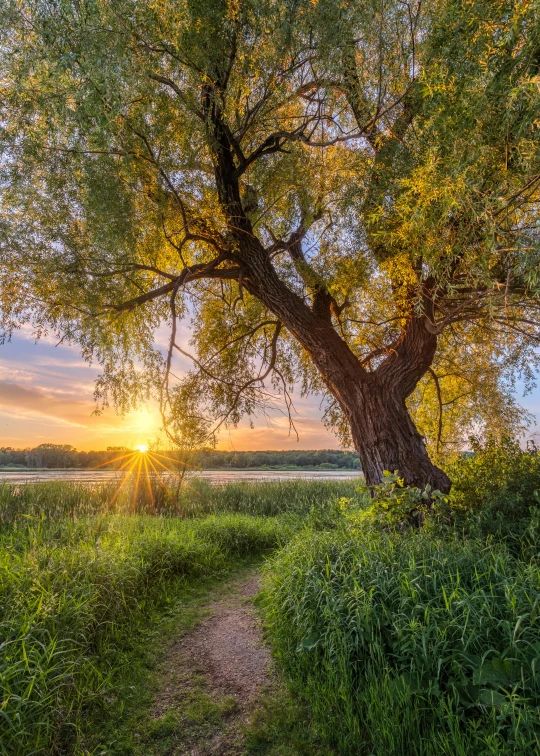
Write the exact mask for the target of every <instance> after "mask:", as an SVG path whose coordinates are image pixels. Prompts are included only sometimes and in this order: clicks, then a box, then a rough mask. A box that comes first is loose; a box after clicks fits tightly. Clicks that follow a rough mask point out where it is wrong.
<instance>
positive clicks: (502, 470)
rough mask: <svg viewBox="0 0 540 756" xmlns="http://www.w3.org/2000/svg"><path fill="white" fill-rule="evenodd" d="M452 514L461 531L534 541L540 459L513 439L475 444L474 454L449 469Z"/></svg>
mask: <svg viewBox="0 0 540 756" xmlns="http://www.w3.org/2000/svg"><path fill="white" fill-rule="evenodd" d="M449 475H450V477H451V479H452V490H451V492H450V497H449V505H450V511H451V514H452V516H453V518H454V520H455V523H456V525H457V527H458V528H459V529H461V530H465V531H466V532H469V533H472V534H475V535H478V536H486V535H495V536H499V537H501V536H502V537H507V538H509V539H511V540H513V541H514V542H515V544H516V545H518V544H519V541H521V540H525V541H526V543H531V542H533V543H534V542H535V541H536V534H537V532H538V526H539V525H540V519H539V517H540V454H539V453H538V450H537V448H536V447H535V446H534V445H530V446H529V448H528V449H527V450H523V449H521V448H520V446H519V444H517V443H516V442H514V441H511V440H510V439H503V440H502V441H501V442H495V441H493V440H492V441H488V442H487V443H486V444H485V445H484V446H481V445H480V444H477V443H476V444H475V449H474V454H473V455H470V456H468V457H466V458H463V459H460V460H458V461H457V462H455V463H454V464H453V465H452V466H451V467H450V469H449Z"/></svg>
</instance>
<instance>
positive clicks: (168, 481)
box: [92, 444, 199, 511]
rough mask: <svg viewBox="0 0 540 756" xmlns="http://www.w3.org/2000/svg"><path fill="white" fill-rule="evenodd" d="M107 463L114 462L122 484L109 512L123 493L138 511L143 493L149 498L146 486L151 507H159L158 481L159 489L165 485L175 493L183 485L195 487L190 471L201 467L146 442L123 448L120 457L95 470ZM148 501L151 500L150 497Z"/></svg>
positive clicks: (186, 488)
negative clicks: (190, 480) (157, 449)
mask: <svg viewBox="0 0 540 756" xmlns="http://www.w3.org/2000/svg"><path fill="white" fill-rule="evenodd" d="M105 465H114V466H115V468H114V469H115V471H116V473H117V474H118V487H117V488H116V490H115V492H114V494H113V496H112V497H111V500H110V501H109V504H108V507H107V511H110V510H111V509H112V508H113V506H114V505H115V503H117V502H118V499H119V497H120V496H123V497H124V496H125V497H126V499H127V502H128V506H129V508H130V509H131V510H132V511H136V510H137V509H138V505H139V499H140V497H141V494H142V496H143V498H146V495H145V494H146V492H145V493H142V492H143V491H144V490H145V489H147V490H148V496H149V498H150V502H151V506H152V508H153V509H155V508H156V503H155V495H156V491H155V489H154V487H153V483H154V482H156V483H158V484H159V486H158V491H159V487H162V488H163V489H164V490H166V491H168V492H169V493H170V494H172V495H174V493H175V492H176V493H178V491H179V489H180V487H183V488H184V490H194V489H192V486H191V485H190V483H189V477H188V475H186V474H187V473H188V474H189V473H193V472H196V471H197V470H198V469H199V468H198V467H197V466H196V465H193V464H190V463H188V462H187V461H186V460H183V459H181V458H180V455H179V454H178V455H176V454H174V453H171V454H166V453H163V452H158V451H154V450H151V449H150V448H149V446H147V445H146V444H138V445H137V446H136V447H135V449H133V450H122V451H121V452H119V454H118V456H117V457H113V458H112V459H109V460H108V461H107V462H103V463H101V464H99V465H96V466H95V467H94V468H92V469H97V468H99V467H104V466H105ZM146 501H147V502H148V499H146Z"/></svg>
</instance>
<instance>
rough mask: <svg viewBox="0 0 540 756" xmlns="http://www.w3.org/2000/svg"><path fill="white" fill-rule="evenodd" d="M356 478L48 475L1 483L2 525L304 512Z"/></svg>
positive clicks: (341, 492) (345, 491) (342, 492)
mask: <svg viewBox="0 0 540 756" xmlns="http://www.w3.org/2000/svg"><path fill="white" fill-rule="evenodd" d="M356 485H357V483H355V481H353V480H351V481H298V480H297V481H294V480H292V481H281V482H247V481H241V482H238V483H227V484H226V485H211V484H210V483H208V481H205V480H202V479H193V480H189V481H186V482H184V483H183V484H182V485H179V484H176V483H175V482H174V479H169V481H168V483H167V484H165V483H164V482H163V480H161V479H160V478H158V477H152V478H148V479H144V480H142V481H140V482H139V483H138V484H137V481H136V479H135V478H133V477H128V478H127V479H126V480H125V482H124V483H123V485H121V481H118V482H116V481H114V482H107V483H97V484H93V485H92V484H90V485H89V484H86V483H67V482H63V481H50V482H41V483H39V482H38V483H25V484H23V485H19V484H14V483H0V527H1V525H2V523H4V524H8V525H9V524H11V523H13V521H14V520H15V519H17V518H19V517H21V516H22V517H27V518H28V517H38V518H42V519H49V520H56V521H59V520H61V519H63V518H65V517H68V518H74V517H83V516H87V515H94V514H99V515H103V514H114V513H123V514H150V515H156V514H157V515H167V514H168V515H174V516H179V517H201V516H202V515H204V514H217V513H219V512H238V513H241V514H253V515H261V516H273V515H277V514H283V513H285V512H291V513H294V514H306V513H308V512H309V511H310V509H312V508H313V507H314V506H315V507H316V506H317V505H319V504H324V503H325V502H327V501H328V500H329V499H330V498H334V497H342V496H354V492H355V487H356Z"/></svg>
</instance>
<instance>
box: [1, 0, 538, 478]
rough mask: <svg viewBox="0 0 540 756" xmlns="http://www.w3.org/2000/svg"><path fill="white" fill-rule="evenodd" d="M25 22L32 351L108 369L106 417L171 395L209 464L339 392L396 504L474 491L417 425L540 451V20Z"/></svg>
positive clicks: (479, 9) (338, 408) (11, 170)
mask: <svg viewBox="0 0 540 756" xmlns="http://www.w3.org/2000/svg"><path fill="white" fill-rule="evenodd" d="M0 13H1V16H0V20H1V25H2V27H3V28H4V29H5V30H6V32H7V33H6V35H5V38H4V40H3V42H2V44H1V47H0V56H1V64H0V65H1V70H2V85H1V87H2V90H1V92H2V93H1V105H0V107H1V115H0V131H1V140H2V145H3V147H2V158H1V163H0V169H1V187H2V204H1V208H2V210H1V213H2V214H1V217H0V255H1V271H0V276H1V279H0V286H1V292H0V310H1V311H2V313H3V322H4V327H5V330H6V332H9V331H10V329H12V328H14V327H17V326H18V325H20V324H21V323H22V322H25V321H29V322H32V323H33V324H34V327H35V329H36V331H37V333H38V335H39V334H40V333H42V332H43V331H45V330H48V329H52V330H54V331H57V332H59V333H61V334H62V335H63V337H64V338H66V339H68V340H70V341H73V342H76V343H78V344H79V345H80V346H81V349H82V351H83V354H84V355H85V356H86V357H87V358H88V359H96V360H97V361H98V362H99V363H100V364H101V365H102V366H103V374H102V377H101V378H100V380H99V382H98V386H97V397H98V400H99V401H100V402H101V403H102V404H106V403H107V402H108V401H113V402H114V403H115V404H116V405H117V406H119V407H120V408H122V409H126V408H128V407H129V406H130V405H131V404H132V403H134V402H137V401H139V400H140V399H141V398H144V397H146V396H148V395H149V394H157V395H158V396H159V398H160V402H161V408H162V412H163V416H164V419H165V422H166V425H167V428H168V430H169V432H170V433H171V435H172V436H173V437H175V438H177V439H182V438H185V437H190V438H191V439H192V440H193V439H194V441H195V442H196V443H203V442H205V441H206V440H207V438H208V436H209V434H210V435H211V434H212V433H213V432H215V430H216V429H217V428H219V427H221V426H223V425H227V424H229V423H236V422H237V421H238V420H239V418H240V417H241V416H242V415H243V414H246V413H247V414H253V413H254V412H257V411H264V410H265V408H267V407H268V406H269V404H270V405H271V404H272V403H274V402H275V397H276V395H281V397H282V400H283V402H284V406H285V409H286V411H287V412H288V413H289V415H290V417H291V419H292V418H293V414H294V413H293V405H292V397H291V394H292V389H293V386H295V385H298V386H300V387H301V389H302V390H303V391H306V392H308V391H313V390H316V391H321V392H323V393H325V395H326V396H327V397H328V402H327V414H326V418H327V421H328V422H329V423H330V424H331V425H333V426H334V427H335V428H337V429H338V432H340V433H341V434H342V436H343V438H344V439H349V440H352V442H353V443H354V444H355V446H356V448H357V449H358V451H359V454H360V459H361V462H362V467H363V469H364V470H366V475H367V477H368V481H375V480H376V479H377V477H378V476H380V472H381V470H382V469H383V468H384V467H390V466H392V468H393V467H394V466H395V467H396V468H397V467H399V468H400V469H402V468H406V467H407V465H408V462H407V461H406V460H407V459H408V458H416V459H417V462H415V463H414V464H413V465H412V467H411V469H410V471H407V473H406V475H405V477H406V479H407V480H408V481H409V482H432V483H433V484H437V485H438V484H441V487H442V488H444V486H445V485H446V482H445V479H444V477H441V475H439V474H438V473H434V474H433V476H432V474H431V473H430V468H429V465H428V462H427V461H426V460H424V459H423V456H422V455H423V452H422V448H421V447H422V442H421V440H420V435H419V434H418V432H417V431H416V429H415V427H414V424H413V423H412V421H411V420H410V417H409V415H408V414H407V413H406V411H405V409H404V408H405V401H407V404H408V409H409V411H410V412H411V413H412V416H413V417H414V419H415V421H416V423H417V425H418V428H419V430H420V432H421V434H422V435H425V436H427V437H428V439H429V444H430V450H431V452H432V453H435V454H440V453H442V452H443V451H444V450H445V449H448V448H452V445H454V448H455V446H456V445H459V443H461V442H462V436H463V430H464V429H465V428H467V429H470V428H474V429H476V430H478V429H480V430H482V429H488V430H493V429H495V430H499V431H500V430H504V431H505V432H508V431H515V430H516V429H517V428H518V426H519V425H520V423H521V422H522V421H523V413H522V411H520V409H519V407H518V406H517V405H516V404H515V402H514V400H513V398H512V396H511V394H510V392H509V388H511V387H512V385H513V382H514V381H515V380H516V377H518V376H521V377H524V378H525V380H526V381H527V380H528V381H529V382H530V381H532V379H533V374H534V368H535V366H536V365H537V355H538V353H537V351H536V348H537V346H538V342H539V338H540V337H539V328H538V323H539V308H540V299H539V293H540V266H539V263H540V244H539V237H538V220H539V204H538V203H539V200H540V151H539V143H540V128H539V127H540V120H539V116H538V113H539V112H540V22H539V18H540V4H539V3H538V2H537V1H534V0H533V1H527V0H523V1H522V2H519V3H516V2H510V0H470V1H466V0H427V1H425V2H421V0H367V1H366V2H361V3H360V2H358V3H350V2H345V0H315V2H312V1H311V0H309V1H308V0H305V1H304V0H279V1H278V0H247V1H246V0H183V1H182V2H177V1H176V0H175V2H172V1H171V0H160V2H157V3H148V2H134V1H133V0H115V1H114V2H106V1H105V0H91V1H88V2H74V1H73V0H7V2H6V3H5V4H4V7H3V10H2V11H0ZM181 318H185V319H187V320H188V321H190V324H191V326H190V327H191V331H190V333H191V343H190V345H189V346H187V345H186V344H185V343H183V342H181V340H180V338H179V336H178V323H179V320H180V319H181ZM164 323H167V324H168V327H169V335H168V337H167V347H166V349H165V350H163V349H160V348H159V346H158V343H157V340H156V332H157V331H158V329H159V328H160V326H162V325H163V324H164ZM160 333H162V331H160ZM180 353H181V354H182V355H189V359H190V360H191V363H192V365H193V367H192V369H191V370H190V371H189V372H188V374H187V375H185V376H177V375H176V374H175V362H174V360H175V359H176V357H177V356H178V355H179V354H180ZM384 418H386V419H384ZM383 426H384V427H383ZM392 428H397V429H402V432H401V431H400V432H401V436H400V434H399V433H398V434H397V435H398V436H400V437H399V438H398V439H397V440H394V439H393V438H391V436H393V435H394V431H393V430H392ZM373 450H374V451H373ZM435 469H436V468H435Z"/></svg>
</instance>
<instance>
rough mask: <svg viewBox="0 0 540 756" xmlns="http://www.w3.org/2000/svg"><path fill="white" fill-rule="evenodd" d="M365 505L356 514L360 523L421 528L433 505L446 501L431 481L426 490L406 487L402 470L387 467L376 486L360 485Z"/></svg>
mask: <svg viewBox="0 0 540 756" xmlns="http://www.w3.org/2000/svg"><path fill="white" fill-rule="evenodd" d="M358 492H359V493H360V495H361V496H363V498H364V506H363V508H362V509H361V510H360V512H359V513H358V514H357V515H356V520H357V522H358V524H362V523H364V524H366V525H367V524H368V523H371V524H378V525H381V526H383V527H403V526H406V525H410V526H415V527H418V526H420V525H422V524H423V522H424V518H425V516H426V514H427V513H428V512H429V511H430V509H431V508H432V507H436V508H439V507H440V505H441V503H442V502H444V501H445V497H444V496H443V494H441V492H440V491H433V490H432V489H431V486H430V485H429V484H428V485H427V486H426V487H425V488H424V490H421V489H420V488H417V487H415V486H405V485H404V482H403V479H402V478H400V477H399V473H397V472H394V473H391V472H389V471H388V470H384V472H383V479H382V482H381V483H380V484H379V485H377V486H365V485H364V486H360V487H359V488H358Z"/></svg>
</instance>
